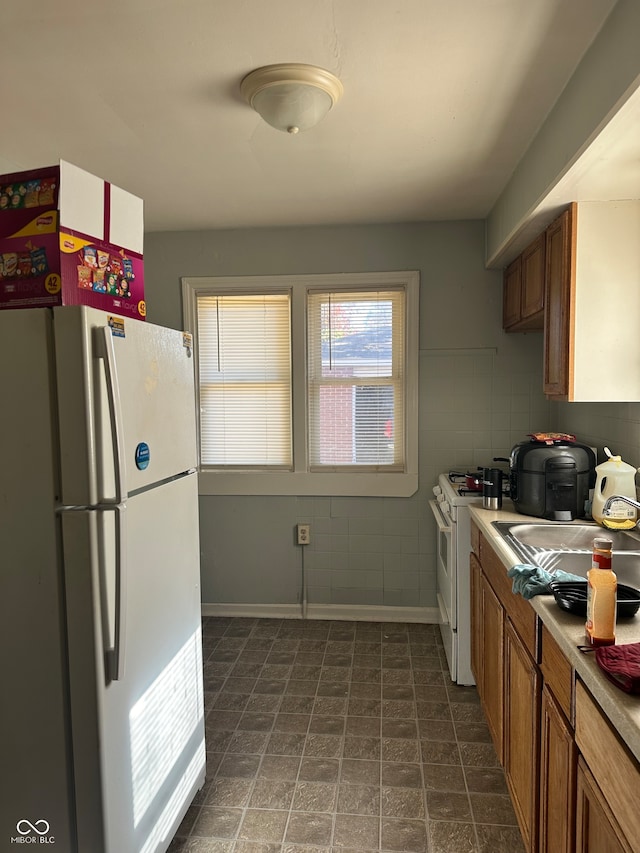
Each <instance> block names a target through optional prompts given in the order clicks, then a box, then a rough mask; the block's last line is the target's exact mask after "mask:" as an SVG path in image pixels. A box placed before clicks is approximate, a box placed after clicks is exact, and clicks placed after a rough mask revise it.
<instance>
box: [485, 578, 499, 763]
mask: <svg viewBox="0 0 640 853" xmlns="http://www.w3.org/2000/svg"><path fill="white" fill-rule="evenodd" d="M480 596H481V607H482V626H483V631H482V638H481V639H482V647H481V648H482V690H481V693H480V698H481V701H482V707H483V709H484V713H485V717H486V718H487V724H488V726H489V731H490V732H491V737H492V739H493V745H494V746H495V748H496V753H497V755H498V759H499V761H500V763H501V764H503V763H504V751H503V707H504V704H503V684H504V674H503V673H504V610H503V609H502V605H501V604H500V602H499V600H498V598H497V596H496V594H495V592H494V591H493V589H492V588H491V585H490V584H489V583H488V581H487V580H486V578H485V577H484V576H482V577H481V582H480Z"/></svg>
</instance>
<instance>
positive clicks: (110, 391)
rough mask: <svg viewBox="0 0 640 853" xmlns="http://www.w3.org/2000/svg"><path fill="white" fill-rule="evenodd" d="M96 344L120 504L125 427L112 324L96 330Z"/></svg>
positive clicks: (123, 492)
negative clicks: (101, 363) (104, 376)
mask: <svg viewBox="0 0 640 853" xmlns="http://www.w3.org/2000/svg"><path fill="white" fill-rule="evenodd" d="M94 345H95V349H96V355H97V357H98V358H100V359H102V360H103V361H104V366H105V375H106V380H107V397H108V400H109V418H110V421H111V437H112V442H113V461H114V469H115V471H114V473H115V489H116V496H115V503H116V504H120V503H122V501H123V500H124V498H125V491H124V488H125V482H126V476H125V453H124V429H123V426H122V403H121V400H120V383H119V381H118V368H117V366H116V353H115V349H114V346H113V334H112V332H111V327H110V326H100V327H98V328H97V329H95V330H94Z"/></svg>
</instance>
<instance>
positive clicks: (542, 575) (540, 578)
mask: <svg viewBox="0 0 640 853" xmlns="http://www.w3.org/2000/svg"><path fill="white" fill-rule="evenodd" d="M507 574H508V575H509V577H510V578H513V586H512V588H511V589H512V591H513V592H517V593H520V595H521V596H522V597H523V598H533V596H534V595H547V594H550V593H551V590H550V589H549V584H550V583H551V581H584V578H582V577H580V576H579V575H572V574H570V573H569V572H561V571H555V572H548V571H546V569H541V568H540V566H526V565H519V566H513V568H511V569H509V570H508V572H507Z"/></svg>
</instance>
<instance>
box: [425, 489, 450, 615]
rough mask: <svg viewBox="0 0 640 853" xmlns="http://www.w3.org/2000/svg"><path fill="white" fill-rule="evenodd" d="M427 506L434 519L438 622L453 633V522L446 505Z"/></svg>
mask: <svg viewBox="0 0 640 853" xmlns="http://www.w3.org/2000/svg"><path fill="white" fill-rule="evenodd" d="M429 506H430V507H431V511H432V512H433V515H434V517H435V519H436V524H437V526H438V530H437V545H436V591H437V595H438V607H439V608H440V620H441V622H442V624H443V625H446V626H447V627H448V628H449V630H451V631H455V630H456V627H457V624H456V622H457V617H456V554H455V549H456V537H455V521H454V520H453V518H452V516H451V512H450V510H449V508H448V504H445V503H443V502H440V501H429Z"/></svg>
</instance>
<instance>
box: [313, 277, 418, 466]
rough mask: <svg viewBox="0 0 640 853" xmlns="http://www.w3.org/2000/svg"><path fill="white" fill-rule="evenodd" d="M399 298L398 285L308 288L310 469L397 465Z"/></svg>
mask: <svg viewBox="0 0 640 853" xmlns="http://www.w3.org/2000/svg"><path fill="white" fill-rule="evenodd" d="M405 304H406V299H405V291H404V289H403V288H398V289H397V290H396V289H394V290H392V289H389V290H380V291H374V290H366V291H365V290H363V291H353V292H345V291H335V292H323V293H319V292H313V291H310V292H309V294H308V301H307V343H308V353H307V364H308V377H307V378H308V412H309V418H308V420H309V464H310V466H311V467H312V468H314V469H316V470H318V469H320V470H329V469H332V468H333V469H335V468H339V469H341V470H344V469H345V467H354V466H355V467H357V468H358V470H362V469H363V468H369V469H375V470H385V471H394V470H402V469H403V467H404V462H405V450H404V433H405V430H404V411H405V331H404V330H405V313H406V310H405Z"/></svg>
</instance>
